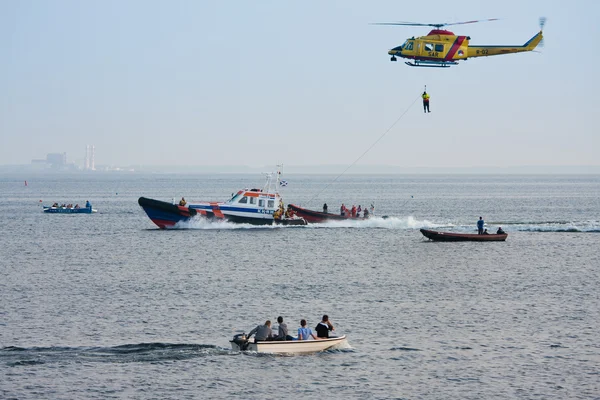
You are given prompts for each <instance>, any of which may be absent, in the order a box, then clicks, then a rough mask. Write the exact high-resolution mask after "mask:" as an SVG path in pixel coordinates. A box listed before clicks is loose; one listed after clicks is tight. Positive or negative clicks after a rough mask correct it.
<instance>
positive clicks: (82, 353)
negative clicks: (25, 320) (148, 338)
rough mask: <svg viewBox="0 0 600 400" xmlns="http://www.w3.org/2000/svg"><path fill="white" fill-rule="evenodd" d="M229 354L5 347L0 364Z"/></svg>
mask: <svg viewBox="0 0 600 400" xmlns="http://www.w3.org/2000/svg"><path fill="white" fill-rule="evenodd" d="M229 354H231V352H230V351H229V350H226V349H223V348H221V347H217V346H212V345H203V344H171V343H139V344H126V345H122V346H114V347H29V348H23V347H13V346H10V347H4V348H2V349H0V362H1V363H2V364H3V365H7V366H10V367H18V366H22V365H39V364H53V363H62V362H75V363H81V362H98V363H129V362H132V363H134V362H135V363H137V362H149V363H154V362H160V361H171V360H187V359H191V358H198V357H206V356H211V357H212V356H215V355H229Z"/></svg>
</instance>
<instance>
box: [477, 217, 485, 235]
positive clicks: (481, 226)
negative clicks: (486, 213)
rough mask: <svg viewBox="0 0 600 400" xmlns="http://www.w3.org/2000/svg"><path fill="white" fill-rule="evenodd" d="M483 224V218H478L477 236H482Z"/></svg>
mask: <svg viewBox="0 0 600 400" xmlns="http://www.w3.org/2000/svg"><path fill="white" fill-rule="evenodd" d="M484 224H485V222H484V221H483V217H479V221H477V234H479V235H482V234H483V225H484Z"/></svg>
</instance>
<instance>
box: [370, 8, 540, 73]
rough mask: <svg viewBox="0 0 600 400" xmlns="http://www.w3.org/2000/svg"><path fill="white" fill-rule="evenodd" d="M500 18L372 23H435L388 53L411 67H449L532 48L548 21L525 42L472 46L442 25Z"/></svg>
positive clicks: (536, 43)
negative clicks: (439, 22)
mask: <svg viewBox="0 0 600 400" xmlns="http://www.w3.org/2000/svg"><path fill="white" fill-rule="evenodd" d="M484 21H497V18H491V19H483V20H476V21H465V22H454V23H445V24H421V23H416V22H380V23H376V24H373V25H404V26H432V27H434V28H435V29H433V30H431V32H429V34H427V36H420V37H416V38H415V37H414V36H413V37H412V38H410V39H407V40H406V42H404V44H403V45H402V46H398V47H394V48H393V49H391V50H390V51H388V54H389V55H391V56H392V58H391V61H396V60H397V58H396V57H402V58H407V59H409V60H411V61H406V62H405V64H406V65H410V66H411V67H450V66H452V65H458V61H461V60H466V59H467V58H473V57H489V56H497V55H501V54H511V53H521V52H524V51H533V50H534V49H535V48H536V47H537V46H538V44H540V42H541V41H542V39H543V36H542V29H543V28H544V24H545V22H546V19H545V18H540V31H539V32H538V33H537V34H536V35H535V36H534V37H532V38H531V39H529V40H528V41H527V42H525V44H524V45H522V46H518V45H515V46H487V45H484V46H469V40H471V38H470V37H469V36H457V35H455V34H454V33H452V32H450V31H447V30H444V29H442V28H443V27H444V26H449V25H464V24H474V23H476V22H484Z"/></svg>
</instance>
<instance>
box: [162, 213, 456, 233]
mask: <svg viewBox="0 0 600 400" xmlns="http://www.w3.org/2000/svg"><path fill="white" fill-rule="evenodd" d="M440 226H448V224H443V225H440V224H436V223H434V222H431V221H429V220H417V219H416V218H414V217H412V216H408V217H385V218H384V217H371V218H369V219H365V220H363V219H347V220H343V221H327V222H323V223H313V224H308V225H252V224H240V223H234V222H229V221H225V220H210V219H207V218H205V217H203V216H195V217H193V218H191V219H189V220H187V221H181V222H178V223H177V224H176V225H175V226H174V227H172V228H169V229H200V230H202V229H205V230H212V229H230V230H233V229H323V228H328V229H335V228H358V229H362V228H379V229H418V228H438V227H440Z"/></svg>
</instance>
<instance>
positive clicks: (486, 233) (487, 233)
mask: <svg viewBox="0 0 600 400" xmlns="http://www.w3.org/2000/svg"><path fill="white" fill-rule="evenodd" d="M489 234H490V233H489V232H488V231H487V229H484V230H483V233H482V235H489Z"/></svg>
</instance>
